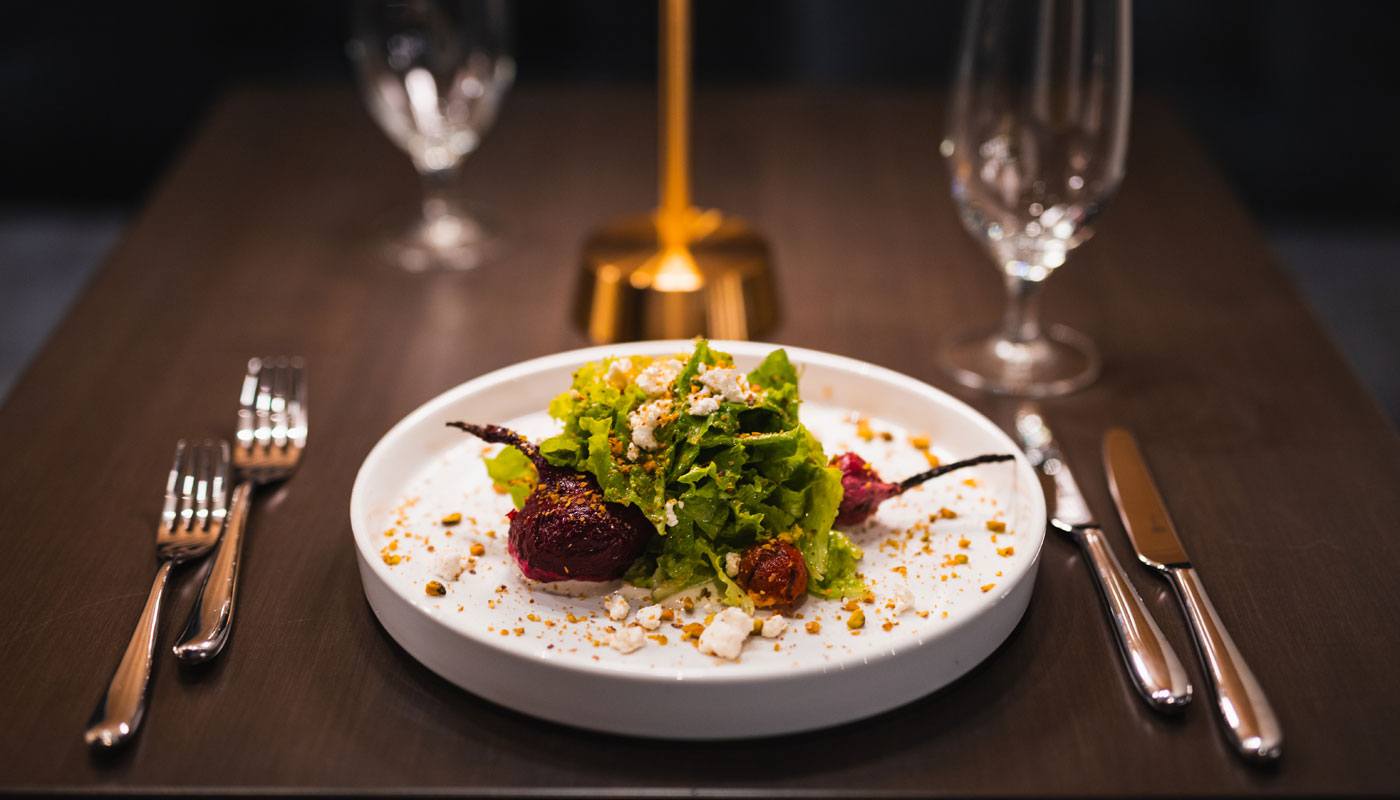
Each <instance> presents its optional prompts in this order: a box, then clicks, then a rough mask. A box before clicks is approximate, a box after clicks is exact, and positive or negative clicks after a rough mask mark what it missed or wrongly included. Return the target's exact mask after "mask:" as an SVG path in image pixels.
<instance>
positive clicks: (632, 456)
mask: <svg viewBox="0 0 1400 800" xmlns="http://www.w3.org/2000/svg"><path fill="white" fill-rule="evenodd" d="M641 455H642V451H641V450H638V449H637V446H636V445H635V444H632V443H631V442H628V443H627V460H628V461H636V460H637V459H638V458H641Z"/></svg>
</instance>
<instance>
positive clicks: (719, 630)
mask: <svg viewBox="0 0 1400 800" xmlns="http://www.w3.org/2000/svg"><path fill="white" fill-rule="evenodd" d="M750 633H753V617H750V616H749V615H748V614H745V613H744V610H743V609H741V608H732V607H731V608H726V609H725V610H723V611H721V612H719V614H717V615H715V621H714V622H712V623H710V627H708V628H706V629H705V632H704V633H702V634H700V652H702V653H705V654H707V655H712V656H719V657H720V658H729V659H734V658H738V657H739V651H740V650H743V649H744V642H745V640H747V639H748V638H749V634H750Z"/></svg>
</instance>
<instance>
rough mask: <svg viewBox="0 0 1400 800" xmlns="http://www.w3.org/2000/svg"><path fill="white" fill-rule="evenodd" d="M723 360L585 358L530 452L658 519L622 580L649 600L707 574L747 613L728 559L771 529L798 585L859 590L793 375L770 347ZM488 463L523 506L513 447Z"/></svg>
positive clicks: (835, 500)
mask: <svg viewBox="0 0 1400 800" xmlns="http://www.w3.org/2000/svg"><path fill="white" fill-rule="evenodd" d="M733 365H734V360H733V358H732V357H731V356H730V355H729V354H727V353H722V352H718V351H716V350H712V349H711V348H710V346H709V344H708V343H707V342H706V341H704V340H703V339H701V340H697V341H696V344H695V349H694V351H693V352H692V353H690V354H689V356H688V357H687V356H686V355H685V354H680V355H678V356H676V357H675V358H674V359H669V358H662V359H653V358H651V357H648V356H630V357H626V358H605V359H603V360H601V361H596V362H592V363H589V364H585V365H584V366H582V367H580V368H579V369H578V371H577V372H575V373H574V377H573V385H572V386H571V387H570V389H569V390H568V391H566V392H564V393H563V394H560V395H559V396H558V397H556V398H555V399H554V401H553V402H551V403H550V406H549V413H550V415H551V416H553V417H554V418H555V419H558V420H559V421H560V422H562V423H563V426H564V430H563V432H562V433H560V434H558V435H557V436H553V437H551V438H549V439H546V440H544V441H543V442H541V443H540V451H541V453H542V454H543V455H544V457H545V458H546V459H547V460H548V461H549V462H550V463H551V464H553V465H555V466H560V467H570V468H573V469H577V470H581V471H584V472H588V473H590V474H592V475H593V477H594V478H595V479H597V481H598V485H599V486H600V487H601V488H602V490H603V495H604V497H605V498H606V499H607V500H608V501H610V502H615V503H622V504H631V505H635V506H637V507H638V508H639V509H641V511H642V512H643V513H644V514H645V515H646V516H647V518H648V519H649V520H651V522H652V524H654V525H655V526H656V530H657V533H658V535H657V536H656V537H654V538H653V539H652V540H651V542H650V544H649V546H648V548H647V551H646V553H645V554H644V555H643V556H642V557H641V558H639V559H638V560H637V561H636V562H635V563H633V565H632V566H631V568H630V569H629V570H628V572H627V575H626V580H627V581H628V582H630V583H633V584H636V585H639V586H644V587H648V588H651V589H652V593H653V595H654V596H655V597H657V598H658V599H659V598H661V597H665V596H667V595H670V594H673V593H675V592H678V591H680V590H682V589H685V588H687V587H690V586H695V585H697V584H701V583H706V582H710V581H713V582H714V583H715V584H716V586H717V587H719V589H720V590H721V596H722V599H723V600H724V602H726V603H727V604H729V605H738V606H743V607H745V608H748V609H751V607H752V603H751V601H750V599H749V598H748V596H747V594H746V593H745V592H744V590H743V589H742V588H741V587H740V586H739V585H738V584H736V583H735V581H734V579H733V578H732V577H730V575H729V574H727V572H726V566H727V565H729V564H730V563H731V562H732V561H733V558H734V557H731V556H730V554H731V553H733V554H738V553H742V552H743V551H744V550H746V549H747V548H749V547H750V546H752V545H754V544H756V543H760V542H765V541H768V540H770V539H774V538H781V539H784V540H786V541H789V542H791V543H792V544H793V545H795V546H796V547H797V548H798V550H800V551H801V553H802V555H803V558H804V560H805V561H806V565H807V570H808V574H809V581H808V591H809V592H811V593H812V594H815V595H818V596H821V597H859V596H861V595H862V594H864V592H865V585H864V582H863V580H862V579H861V577H860V575H859V574H858V573H857V572H856V562H857V561H858V560H859V559H860V557H861V552H860V549H859V548H857V547H856V546H855V545H854V544H852V543H851V541H850V540H849V539H847V538H846V537H845V536H844V535H843V534H841V533H840V532H838V531H834V530H832V529H831V526H832V523H833V522H834V520H835V519H836V512H837V509H838V507H839V506H840V503H841V495H842V489H841V473H840V471H839V470H837V469H835V468H832V467H829V466H827V459H826V456H825V455H824V454H823V453H822V447H821V444H820V443H818V442H817V440H816V438H815V437H813V436H812V434H811V432H809V431H808V430H807V428H806V427H805V426H803V425H802V423H801V422H800V421H799V420H798V414H797V412H798V406H799V404H800V402H801V401H800V399H799V398H798V393H797V372H796V370H795V369H793V366H792V364H791V363H790V362H789V361H788V358H787V354H786V353H785V352H784V351H782V350H775V351H773V352H772V353H770V354H769V355H768V357H767V358H766V359H764V361H763V363H762V364H760V365H759V366H758V368H757V369H755V370H753V371H752V372H750V373H748V374H747V375H743V374H741V373H736V371H735V370H734V369H733ZM672 376H674V378H673V379H672ZM487 470H488V472H489V474H490V476H491V478H492V480H493V481H495V483H496V485H497V486H498V487H500V488H501V489H502V490H503V491H509V492H510V494H511V496H512V498H513V499H514V501H515V504H516V506H517V507H519V506H521V505H522V504H523V503H524V500H525V497H526V496H527V495H528V494H529V492H530V490H531V489H532V488H533V484H534V480H535V470H534V467H533V465H532V464H531V463H530V461H529V460H528V459H527V458H525V456H524V455H522V454H521V453H520V451H518V450H516V449H514V448H506V449H504V450H502V451H501V452H500V454H499V455H497V456H495V457H493V458H489V459H487Z"/></svg>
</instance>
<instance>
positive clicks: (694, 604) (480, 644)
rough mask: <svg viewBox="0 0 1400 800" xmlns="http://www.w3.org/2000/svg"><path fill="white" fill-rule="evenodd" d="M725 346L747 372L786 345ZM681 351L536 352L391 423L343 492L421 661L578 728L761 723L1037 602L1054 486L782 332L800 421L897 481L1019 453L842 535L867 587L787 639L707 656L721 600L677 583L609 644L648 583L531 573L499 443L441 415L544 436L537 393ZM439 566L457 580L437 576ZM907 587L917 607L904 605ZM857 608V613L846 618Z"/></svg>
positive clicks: (961, 660) (806, 725) (709, 727)
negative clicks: (494, 466)
mask: <svg viewBox="0 0 1400 800" xmlns="http://www.w3.org/2000/svg"><path fill="white" fill-rule="evenodd" d="M712 344H713V346H714V347H715V348H716V349H719V350H722V351H725V352H729V353H732V354H733V355H734V359H735V361H736V364H737V366H739V367H740V368H742V369H748V368H751V367H753V366H755V365H756V364H757V363H758V362H759V361H760V360H761V359H762V358H763V357H764V356H765V355H767V354H768V353H769V352H770V351H771V350H773V349H775V348H776V347H777V345H768V344H760V343H754V342H714V343H712ZM690 349H691V343H690V342H685V341H669V342H640V343H634V344H626V345H616V346H609V347H599V348H591V349H586V350H576V351H572V352H568V353H560V354H558V355H554V356H549V357H546V358H540V359H535V360H533V361H527V362H524V363H521V364H517V365H515V366H512V367H507V368H505V369H501V370H498V371H496V372H492V373H490V374H488V375H483V376H482V377H480V378H477V379H476V380H473V381H469V382H467V383H464V384H462V385H461V386H458V387H457V388H455V389H452V390H451V391H448V392H446V393H444V394H442V395H440V396H438V397H436V398H434V399H433V400H431V401H429V402H428V403H427V404H425V405H423V406H422V407H420V408H419V409H418V410H416V411H414V412H413V413H412V414H409V415H408V416H407V417H406V418H405V419H404V420H403V421H401V422H400V423H399V424H397V425H395V426H394V428H393V429H392V430H390V431H389V432H388V433H387V434H385V436H384V438H383V439H381V440H380V441H379V443H378V445H376V446H375V448H374V450H373V451H372V452H371V453H370V454H369V456H368V457H367V458H366V459H365V462H364V464H363V465H362V466H361V467H360V472H359V475H358V476H357V477H356V480H355V488H354V492H353V494H352V496H351V500H350V518H351V521H352V525H353V528H354V535H355V547H356V552H357V553H358V555H359V565H360V576H361V580H362V581H363V583H364V588H365V596H366V598H367V599H368V600H369V604H370V607H371V608H372V609H373V610H374V613H375V615H376V616H377V617H378V618H379V621H380V623H381V624H383V626H384V628H385V630H387V631H388V632H389V634H390V635H391V636H393V637H394V639H395V640H396V641H398V643H399V644H400V645H402V646H403V648H404V649H405V650H407V651H408V652H409V653H410V654H411V655H412V656H413V657H414V658H416V659H418V660H419V661H421V662H422V663H423V664H425V665H426V666H427V667H428V668H429V669H431V670H433V671H434V672H436V673H437V674H439V675H441V676H442V677H444V678H446V679H447V680H449V681H451V682H452V683H455V684H457V685H458V686H460V687H462V688H464V689H466V690H468V691H470V692H473V693H475V694H477V695H480V696H481V697H484V698H486V699H488V700H492V701H495V702H497V703H500V704H502V705H505V706H508V707H510V708H513V709H516V710H518V711H522V712H524V713H527V714H532V715H535V716H538V717H543V718H545V719H549V720H553V721H556V722H561V723H565V724H568V725H574V726H578V727H582V728H590V729H595V730H602V731H609V732H614V733H623V734H633V735H639V736H656V737H665V738H679V739H715V738H733V737H750V736H768V735H773V734H780V733H791V732H795V731H802V730H810V729H814V728H821V727H826V726H830V725H836V724H839V723H842V722H847V721H850V720H854V719H859V718H861V717H867V716H870V715H873V714H878V713H880V712H882V711H886V710H888V709H891V708H894V707H896V706H899V705H902V704H904V703H907V702H910V701H911V700H914V699H916V698H919V697H922V696H923V695H926V694H928V693H930V692H932V691H934V690H936V689H938V688H940V687H942V686H944V685H946V684H948V683H950V682H951V681H953V680H955V679H956V678H958V677H959V676H961V675H962V674H964V673H965V672H967V671H968V670H970V669H972V668H973V667H974V666H976V665H977V664H978V663H979V662H980V661H982V660H983V659H984V658H986V657H987V656H989V655H991V653H992V652H993V651H994V650H995V649H996V648H997V646H998V645H1000V644H1001V642H1002V641H1003V640H1004V639H1005V638H1006V637H1007V635H1008V634H1010V633H1011V630H1012V629H1013V628H1014V627H1015V626H1016V623H1017V622H1018V621H1019V620H1020V618H1021V616H1022V614H1023V613H1024V611H1025V608H1026V604H1027V603H1028V602H1029V600H1030V595H1031V590H1032V588H1033V585H1034V580H1035V573H1036V564H1037V562H1038V559H1039V556H1040V546H1041V543H1042V541H1043V538H1044V532H1045V499H1044V496H1043V495H1042V493H1041V489H1040V484H1039V482H1038V481H1037V479H1036V477H1035V474H1034V473H1033V471H1032V469H1031V467H1030V465H1029V464H1028V463H1027V462H1026V460H1025V458H1024V457H1023V456H1022V455H1021V454H1020V451H1019V450H1018V449H1017V448H1016V447H1015V445H1013V444H1012V442H1011V440H1010V439H1008V438H1007V437H1006V436H1005V435H1004V434H1003V433H1002V432H1001V431H1000V430H999V429H998V428H997V427H996V426H995V425H993V424H992V423H991V422H990V421H989V420H987V419H986V418H985V417H983V416H981V415H980V414H978V413H977V412H975V411H973V410H972V409H971V408H969V407H968V406H966V405H965V404H963V403H961V402H959V401H958V400H955V399H953V398H952V397H950V396H948V395H947V394H945V393H943V392H941V391H939V390H937V389H934V388H933V387H931V386H928V385H927V384H924V383H922V382H920V381H917V380H914V379H913V378H909V377H907V376H904V375H900V374H898V373H896V372H892V371H890V370H887V369H883V368H881V367H877V366H873V365H871V364H867V363H864V362H861V361H856V360H853V359H849V358H843V357H840V356H834V355H829V354H826V353H820V352H815V351H811V350H802V349H799V348H787V352H788V355H789V357H790V358H791V359H792V361H793V363H794V364H796V365H797V367H798V370H799V371H800V373H801V376H802V377H801V392H802V398H803V405H802V417H803V421H804V422H805V423H806V424H807V425H808V427H809V428H811V429H812V431H813V433H814V434H815V435H816V436H817V438H818V439H819V440H821V442H822V444H823V446H824V448H825V450H826V453H827V455H828V456H831V455H834V454H836V453H839V452H842V451H845V450H854V451H855V452H857V453H859V454H860V455H862V456H863V457H865V458H866V460H868V461H869V462H871V464H872V465H873V466H874V467H875V468H876V469H877V470H878V471H879V472H880V473H881V475H882V476H883V477H884V478H885V479H887V480H896V479H900V478H903V477H905V476H907V475H911V474H914V473H916V472H920V471H923V470H925V469H927V468H928V466H929V463H930V461H931V460H934V459H938V460H942V461H943V462H945V463H946V462H948V461H953V460H957V459H961V458H967V457H969V456H973V455H977V454H981V453H1014V454H1016V459H1015V461H1013V462H1003V463H998V464H988V465H983V466H978V467H975V468H971V469H968V470H965V471H960V472H955V473H952V474H950V475H947V476H945V477H942V478H939V479H937V480H935V481H932V482H930V483H926V484H924V485H923V486H921V487H919V488H917V489H915V490H912V491H910V492H906V493H905V494H904V495H902V496H900V497H897V498H895V499H893V500H890V501H887V502H886V503H885V504H884V505H882V506H881V508H880V510H879V513H878V514H877V515H876V516H875V517H874V518H873V519H872V520H870V521H869V522H867V523H865V524H864V525H862V526H860V527H857V528H855V529H853V530H849V531H846V533H847V534H848V535H849V536H850V537H851V539H852V540H853V541H855V542H856V544H858V545H859V546H860V547H861V548H862V549H863V550H864V553H865V555H864V558H863V560H862V562H861V572H862V574H864V575H865V577H866V580H867V584H868V585H869V587H870V589H871V592H872V595H873V597H866V598H863V599H857V600H855V601H854V602H842V601H840V600H818V599H816V598H813V597H808V598H807V599H806V600H805V601H804V602H803V603H802V604H801V606H800V607H799V608H798V609H796V611H795V612H791V613H790V618H789V620H788V622H789V624H788V626H787V630H786V631H785V632H784V633H783V634H782V635H781V636H779V637H777V638H764V637H762V636H759V635H754V636H750V637H749V638H748V640H747V641H746V643H745V644H744V647H743V650H742V651H741V653H740V655H739V657H738V658H737V659H734V660H729V659H721V658H717V657H714V656H710V655H705V654H703V653H701V652H700V650H699V649H698V648H697V647H696V646H695V644H696V643H695V641H694V639H693V638H692V637H691V636H689V635H688V634H687V631H686V630H685V626H686V625H694V624H696V623H698V624H701V625H703V624H705V621H706V618H707V617H708V616H709V614H711V613H713V612H714V611H716V610H718V609H719V607H718V606H716V605H714V601H713V599H712V598H711V597H709V596H708V593H707V592H706V591H705V590H703V589H695V590H692V591H690V592H687V593H686V594H685V595H684V596H680V597H672V598H668V599H667V600H666V601H665V602H663V603H662V605H663V607H664V608H666V609H668V610H669V611H670V615H669V616H670V617H671V618H670V619H668V620H666V621H664V622H663V623H662V624H661V625H660V627H658V628H656V629H654V630H649V631H647V633H648V638H647V639H646V640H645V644H644V646H642V647H641V648H640V649H638V650H635V651H633V652H629V653H623V652H620V651H619V650H617V649H615V648H613V647H612V646H611V644H610V643H611V642H612V636H613V633H615V632H617V631H618V630H619V629H621V628H623V627H624V626H627V625H630V624H634V623H635V622H636V616H635V612H636V610H637V609H639V608H640V607H641V606H643V605H645V604H648V603H650V602H651V601H650V599H649V598H648V597H646V593H645V592H644V591H642V590H638V589H635V588H633V587H626V586H622V585H620V584H603V585H600V584H579V585H574V586H569V587H560V586H545V585H541V584H537V583H532V582H529V581H527V580H526V579H524V578H523V577H522V576H521V574H520V572H519V570H518V569H517V568H516V566H515V564H514V563H513V561H512V560H511V557H510V556H509V554H508V553H507V552H506V539H507V532H508V529H509V521H508V520H507V519H506V516H505V515H506V514H507V513H508V512H509V511H510V509H511V502H510V498H509V497H508V496H505V495H502V494H499V493H497V492H496V491H495V490H494V489H493V487H492V486H491V482H490V479H489V478H488V477H487V475H486V471H485V467H484V466H483V463H482V457H483V456H487V455H491V454H494V453H495V452H496V451H497V450H499V446H495V445H486V444H484V443H483V442H481V441H479V440H477V439H475V438H473V437H471V436H468V435H466V434H464V433H462V432H461V431H458V430H454V429H450V428H448V427H446V425H445V424H444V423H446V422H448V421H449V420H467V421H473V422H481V423H487V422H490V423H498V424H504V425H508V426H511V427H514V428H516V429H518V430H520V431H521V432H522V433H525V434H527V435H529V436H531V437H540V436H546V435H549V434H550V433H553V432H554V431H555V423H554V422H553V421H552V420H550V419H549V417H548V416H547V415H546V414H545V413H544V412H543V409H544V408H545V407H546V406H547V405H548V404H549V401H550V399H551V398H553V397H554V396H555V395H557V394H558V393H559V392H561V391H563V390H564V389H566V388H567V387H568V386H569V383H570V378H571V374H572V372H573V371H574V370H575V369H576V368H577V367H578V366H580V365H581V364H583V363H585V362H588V361H593V360H597V359H599V358H602V357H604V356H608V355H624V356H625V355H635V354H646V355H669V354H675V353H686V352H689V350H690ZM453 515H460V518H461V519H460V522H456V523H455V524H452V520H453ZM458 569H461V572H460V575H457V577H456V578H455V579H450V578H451V576H452V575H453V574H454V573H456V572H457V570H458ZM430 581H437V583H438V584H440V585H441V586H442V587H443V588H444V589H445V594H442V595H435V594H431V593H429V591H428V584H429V582H430ZM433 588H434V589H436V588H437V587H433ZM906 592H907V593H906ZM619 593H620V594H621V595H622V596H623V597H624V598H625V599H626V600H627V601H628V606H629V610H628V613H627V616H625V617H624V618H622V619H620V620H615V619H613V618H611V617H610V615H609V613H608V611H607V610H606V609H605V607H604V606H605V600H607V599H608V598H609V597H610V596H611V595H614V594H619ZM910 595H912V599H913V602H912V604H909V607H905V605H906V604H905V603H900V602H898V599H899V598H901V597H903V598H906V599H907V598H908V597H909V596H910ZM854 609H859V614H856V612H855V611H854ZM614 610H615V611H618V610H620V608H615V609H614ZM853 615H855V616H858V617H863V618H864V624H863V625H862V626H859V627H854V626H853V622H854V620H852V616H853ZM691 630H692V631H693V630H695V628H691Z"/></svg>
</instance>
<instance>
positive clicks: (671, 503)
mask: <svg viewBox="0 0 1400 800" xmlns="http://www.w3.org/2000/svg"><path fill="white" fill-rule="evenodd" d="M678 508H685V503H684V502H682V501H680V500H677V499H675V498H674V497H673V498H671V499H670V500H667V501H666V505H665V511H666V527H668V528H674V527H676V526H677V525H679V524H681V521H680V519H679V518H677V517H676V509H678Z"/></svg>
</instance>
